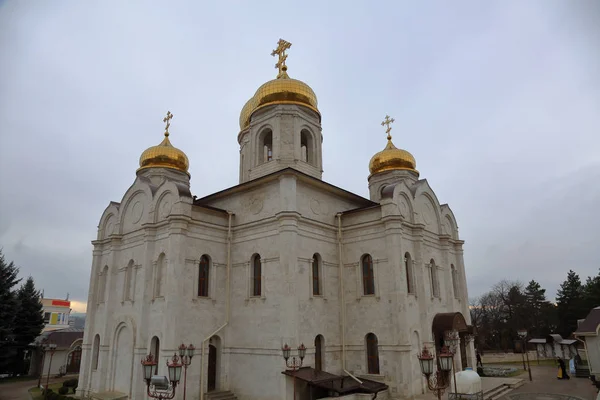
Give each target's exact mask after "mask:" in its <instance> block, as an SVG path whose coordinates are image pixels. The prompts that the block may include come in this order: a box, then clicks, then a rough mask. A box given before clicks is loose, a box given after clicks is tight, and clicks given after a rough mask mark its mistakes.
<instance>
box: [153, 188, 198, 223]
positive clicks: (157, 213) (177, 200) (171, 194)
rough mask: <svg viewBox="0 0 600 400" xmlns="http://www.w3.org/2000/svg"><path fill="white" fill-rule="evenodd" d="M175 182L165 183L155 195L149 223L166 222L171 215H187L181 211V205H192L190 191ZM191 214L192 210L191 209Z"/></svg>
mask: <svg viewBox="0 0 600 400" xmlns="http://www.w3.org/2000/svg"><path fill="white" fill-rule="evenodd" d="M181 186H182V185H178V184H177V183H176V182H173V181H165V182H163V184H162V185H160V187H159V188H158V190H157V191H156V193H155V194H154V200H153V202H152V204H151V207H150V210H149V218H148V220H149V221H152V222H159V221H163V220H165V219H166V218H167V217H168V216H169V215H171V213H175V212H176V213H179V214H181V213H186V212H184V210H182V209H181V204H182V203H185V204H190V205H191V204H192V198H191V194H190V192H189V189H187V188H185V190H182V189H184V188H182V187H181ZM190 212H191V209H190Z"/></svg>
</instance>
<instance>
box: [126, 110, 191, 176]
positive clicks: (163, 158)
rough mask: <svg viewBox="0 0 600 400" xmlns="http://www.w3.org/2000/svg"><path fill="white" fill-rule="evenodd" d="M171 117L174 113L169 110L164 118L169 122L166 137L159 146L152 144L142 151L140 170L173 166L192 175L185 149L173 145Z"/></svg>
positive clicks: (172, 167)
mask: <svg viewBox="0 0 600 400" xmlns="http://www.w3.org/2000/svg"><path fill="white" fill-rule="evenodd" d="M171 118H173V114H171V113H170V112H168V113H167V117H166V118H165V119H164V120H163V122H166V123H167V126H166V128H165V138H164V139H163V141H162V142H160V144H159V145H158V146H152V147H150V148H148V149H146V150H145V151H144V152H143V153H142V155H141V156H140V168H138V172H139V171H140V170H143V169H146V168H171V169H175V170H177V171H181V172H185V173H186V174H188V176H189V175H190V173H189V172H188V169H189V167H190V162H189V161H188V158H187V156H186V155H185V153H184V152H183V151H181V150H179V149H178V148H176V147H173V145H172V144H171V141H170V140H169V125H170V123H169V120H170V119H171Z"/></svg>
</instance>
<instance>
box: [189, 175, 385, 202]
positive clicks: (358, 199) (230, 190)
mask: <svg viewBox="0 0 600 400" xmlns="http://www.w3.org/2000/svg"><path fill="white" fill-rule="evenodd" d="M290 173H293V174H295V175H297V176H298V177H300V178H301V179H302V180H303V181H304V182H307V183H309V184H311V185H313V186H317V187H321V188H322V189H324V190H325V191H329V192H331V193H333V194H336V195H338V196H340V197H344V198H346V199H349V200H352V201H354V202H356V203H357V205H358V207H357V208H356V209H352V210H348V211H345V212H353V211H358V210H363V209H366V208H371V207H377V206H379V203H376V202H374V201H371V200H369V199H367V198H364V197H362V196H359V195H357V194H355V193H352V192H349V191H347V190H345V189H342V188H340V187H338V186H335V185H332V184H330V183H327V182H325V181H322V180H320V179H317V178H315V177H313V176H310V175H307V174H305V173H303V172H300V171H298V170H296V169H294V168H291V167H288V168H284V169H281V170H279V171H276V172H273V173H271V174H268V175H264V176H261V177H259V178H256V179H253V180H251V181H248V182H244V183H240V184H239V185H235V186H232V187H230V188H227V189H223V190H221V191H218V192H216V193H213V194H209V195H208V196H204V197H202V198H196V199H194V205H196V206H202V207H206V206H207V203H208V202H210V201H212V200H216V199H219V198H222V197H227V196H230V195H233V194H234V193H239V192H243V191H246V190H248V189H250V188H252V187H255V186H258V185H261V184H263V183H265V182H269V181H272V180H275V179H277V178H278V177H279V176H281V175H285V174H290ZM213 208H214V207H213Z"/></svg>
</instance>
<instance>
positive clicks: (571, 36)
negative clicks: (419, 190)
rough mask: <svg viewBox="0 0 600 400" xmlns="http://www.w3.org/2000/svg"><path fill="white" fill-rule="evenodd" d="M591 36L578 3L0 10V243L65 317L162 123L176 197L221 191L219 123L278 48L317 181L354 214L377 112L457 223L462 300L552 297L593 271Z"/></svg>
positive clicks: (227, 131) (599, 131)
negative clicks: (58, 300) (498, 293)
mask: <svg viewBox="0 0 600 400" xmlns="http://www.w3.org/2000/svg"><path fill="white" fill-rule="evenodd" d="M599 20H600V2H599V1H595V0H587V1H584V0H573V1H552V0H548V1H533V0H531V1H519V0H515V1H484V2H483V1H454V2H445V1H437V2H430V1H422V2H421V1H419V2H417V1H390V2H383V1H381V2H374V1H354V2H348V1H295V2H281V1H245V2H244V1H237V2H235V1H213V2H197V1H187V2H182V1H169V2H152V1H127V2H124V1H108V0H102V1H89V2H88V1H86V2H74V1H70V2H69V1H58V0H54V1H4V2H0V51H1V53H0V71H1V73H0V127H1V128H0V132H1V143H0V191H1V193H0V246H2V247H3V248H4V252H5V255H6V257H7V258H8V259H9V260H14V261H15V262H16V263H17V264H18V265H19V266H20V267H21V275H22V276H24V277H25V276H27V275H33V277H34V278H35V280H36V282H37V285H38V286H39V287H40V288H44V289H45V293H46V296H49V297H52V296H55V297H63V296H65V295H66V293H67V292H70V293H71V299H73V300H76V301H80V302H85V301H86V300H87V289H88V284H89V274H90V266H91V260H92V246H91V244H90V241H91V240H92V239H94V238H95V236H96V227H97V224H98V221H99V218H100V216H101V213H102V211H103V210H104V208H105V207H106V206H107V205H108V203H109V201H111V200H112V201H120V199H121V197H122V195H123V194H124V192H125V190H126V189H127V188H128V187H129V186H130V185H131V183H132V182H133V180H134V178H135V170H136V168H137V167H138V159H139V156H140V154H141V152H142V151H143V150H144V149H146V148H147V147H149V146H151V145H155V144H158V143H159V142H160V140H161V139H162V130H163V123H162V118H163V116H164V114H165V113H166V111H167V110H170V111H171V112H172V113H173V114H174V116H175V117H174V119H173V121H172V126H171V132H172V134H171V139H172V143H173V144H174V145H175V146H177V147H179V148H181V149H183V150H184V151H185V152H186V153H187V155H188V156H189V158H190V172H191V175H192V191H193V193H194V194H196V195H198V196H204V195H207V194H210V193H212V192H215V191H218V190H221V189H224V188H226V187H229V186H233V185H235V184H237V182H238V157H239V155H238V154H239V153H238V144H237V141H236V136H237V133H238V131H239V127H238V118H239V112H240V110H241V108H242V106H243V105H244V103H245V102H246V100H248V98H250V97H251V96H252V95H253V94H254V92H255V90H256V89H257V88H258V86H259V85H261V84H262V83H264V82H265V81H267V80H270V79H273V78H274V77H275V76H276V70H275V69H274V68H273V66H274V63H275V60H274V58H273V57H271V56H270V52H271V50H272V49H273V48H275V47H276V42H277V40H278V39H279V38H280V37H281V38H284V39H286V40H288V41H290V42H292V43H293V46H292V48H291V49H290V51H289V52H288V53H289V57H288V60H287V64H288V67H289V70H288V72H289V74H290V76H292V77H294V78H298V79H301V80H303V81H305V82H307V83H308V84H309V85H310V86H311V87H312V88H313V89H314V90H315V92H316V93H317V96H318V98H319V109H320V110H321V112H322V115H323V136H324V143H323V149H324V150H323V157H324V170H325V172H324V174H323V177H324V179H325V180H326V181H327V182H330V183H332V184H334V185H337V186H341V187H343V188H345V189H347V190H350V191H352V192H355V193H357V194H360V195H362V196H365V197H368V190H367V176H368V172H369V171H368V163H369V159H370V158H371V156H372V155H373V154H374V153H375V152H377V151H379V150H381V149H383V147H384V146H385V132H384V130H383V129H382V127H381V126H380V122H381V121H382V119H383V117H384V116H385V114H386V113H388V114H390V115H391V116H393V117H394V118H395V119H396V123H395V125H394V129H393V131H392V133H393V134H394V142H395V144H396V145H397V146H398V147H402V148H405V149H407V150H409V151H410V152H411V153H412V154H413V155H414V156H415V158H416V160H417V168H418V169H419V171H420V172H421V177H422V178H426V179H427V180H428V181H429V183H430V185H431V186H432V187H433V189H434V190H435V191H436V193H437V195H438V198H439V200H440V202H442V203H448V204H449V205H450V207H451V208H452V209H453V211H454V213H455V215H456V217H457V219H458V223H459V229H460V235H461V237H462V238H463V239H464V240H465V241H466V244H465V262H466V267H467V271H468V284H469V294H470V296H477V295H479V294H482V293H483V292H485V291H486V290H488V289H489V287H490V286H491V285H492V284H494V283H495V282H497V281H498V280H500V279H502V278H511V279H521V280H523V281H528V280H530V279H536V280H538V281H539V282H540V283H541V284H542V285H543V286H544V287H545V288H547V289H548V293H549V294H550V296H554V294H555V291H556V288H557V287H558V285H559V284H560V282H561V281H563V280H564V279H565V277H566V273H567V270H568V269H570V268H572V269H574V270H575V271H576V272H578V273H579V274H580V275H581V276H582V279H584V278H585V276H587V275H592V274H596V273H597V271H598V268H599V267H600V263H599V260H600V246H599V245H598V243H599V238H600V234H599V226H600V217H599V213H598V205H599V204H600V185H599V182H600V151H599V144H600V73H599V72H600V51H599V50H598V49H599V48H600V28H599V24H598V21H599ZM76 308H79V307H76Z"/></svg>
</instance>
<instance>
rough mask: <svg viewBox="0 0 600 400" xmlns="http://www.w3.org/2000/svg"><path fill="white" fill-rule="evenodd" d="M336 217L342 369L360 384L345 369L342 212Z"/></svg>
mask: <svg viewBox="0 0 600 400" xmlns="http://www.w3.org/2000/svg"><path fill="white" fill-rule="evenodd" d="M336 217H337V219H338V234H337V237H338V260H339V264H340V301H341V302H342V323H341V327H340V330H341V331H342V371H344V373H346V374H347V375H348V376H350V377H351V378H352V379H354V380H355V381H356V382H358V383H359V384H361V385H362V381H361V380H360V379H358V378H357V377H356V376H354V375H352V374H351V373H350V372H349V371H348V370H347V369H346V300H345V295H344V260H343V258H342V254H343V251H342V213H337V214H336Z"/></svg>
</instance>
